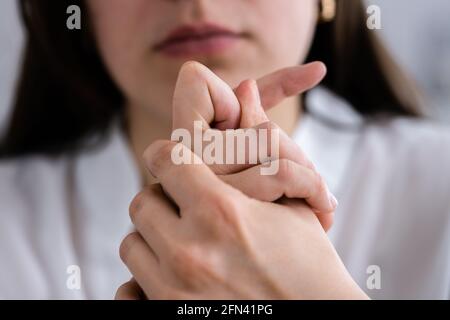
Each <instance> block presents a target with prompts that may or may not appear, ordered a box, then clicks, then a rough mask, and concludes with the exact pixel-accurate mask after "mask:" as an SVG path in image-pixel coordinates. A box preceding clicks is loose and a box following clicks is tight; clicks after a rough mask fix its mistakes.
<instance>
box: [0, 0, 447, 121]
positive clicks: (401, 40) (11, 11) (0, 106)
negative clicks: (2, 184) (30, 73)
mask: <svg viewBox="0 0 450 320" xmlns="http://www.w3.org/2000/svg"><path fill="white" fill-rule="evenodd" d="M124 1H127V0H124ZM367 2H369V3H372V4H377V5H379V6H380V7H381V9H382V25H383V30H382V31H381V33H382V34H383V35H385V36H386V41H387V43H388V45H389V47H390V48H391V49H392V50H393V52H394V53H395V55H396V56H397V57H398V60H399V61H400V62H401V63H402V64H403V65H404V66H406V67H407V68H408V69H409V70H410V72H411V73H412V74H413V75H414V76H415V77H416V78H417V80H418V81H419V83H420V84H421V85H422V86H423V87H425V88H426V89H427V92H428V93H429V95H430V96H431V97H432V103H433V105H434V106H436V107H437V108H438V110H439V112H440V115H442V117H441V118H445V119H447V120H448V121H450V1H448V0H367ZM16 5H17V3H16V0H0V128H2V122H3V123H4V121H5V117H6V115H7V113H8V106H9V104H10V102H11V93H12V90H13V87H14V80H15V76H16V72H17V64H18V62H19V60H20V47H21V44H22V41H23V37H22V33H21V27H20V24H19V22H18V19H17V8H16Z"/></svg>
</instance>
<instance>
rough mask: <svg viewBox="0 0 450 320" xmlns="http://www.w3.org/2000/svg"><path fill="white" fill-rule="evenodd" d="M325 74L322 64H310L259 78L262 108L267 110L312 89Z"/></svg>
mask: <svg viewBox="0 0 450 320" xmlns="http://www.w3.org/2000/svg"><path fill="white" fill-rule="evenodd" d="M326 73H327V70H326V67H325V65H324V64H323V63H322V62H312V63H309V64H306V65H302V66H295V67H290V68H286V69H282V70H279V71H276V72H274V73H271V74H269V75H267V76H265V77H263V78H261V79H260V80H258V81H257V82H258V88H259V92H260V96H261V104H262V106H263V108H264V109H265V110H268V109H270V108H272V107H274V106H276V105H278V104H279V103H280V102H282V101H283V100H284V99H286V98H288V97H292V96H295V95H299V94H301V93H303V92H305V91H308V90H310V89H312V88H314V87H315V86H316V85H318V84H319V83H320V82H321V81H322V80H323V78H324V77H325V75H326Z"/></svg>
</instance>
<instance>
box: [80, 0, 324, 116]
mask: <svg viewBox="0 0 450 320" xmlns="http://www.w3.org/2000/svg"><path fill="white" fill-rule="evenodd" d="M87 2H88V7H89V11H90V18H91V20H92V23H93V26H94V33H95V38H96V40H97V45H98V49H99V51H100V54H101V56H102V57H103V60H104V62H105V64H106V66H107V68H108V70H109V71H110V73H111V75H112V77H113V78H114V80H115V82H116V83H117V84H118V86H119V88H120V89H121V90H122V92H123V94H124V95H125V97H126V99H127V102H128V104H129V105H137V106H140V107H144V108H145V109H146V110H148V111H149V112H151V113H153V114H156V115H158V116H163V117H170V116H171V99H172V93H173V90H174V86H175V82H176V78H177V73H178V71H179V69H180V67H181V65H182V64H183V63H184V62H186V61H188V60H196V61H199V62H201V63H203V64H205V65H206V66H208V67H209V68H210V69H212V70H213V71H214V72H215V73H216V74H217V75H219V76H220V77H221V78H222V79H223V80H225V81H226V82H227V83H228V84H229V85H230V86H233V87H234V86H236V85H237V84H239V82H241V81H242V80H245V79H249V78H259V77H260V76H262V75H264V74H267V73H269V72H271V71H274V70H276V69H279V68H282V67H286V66H291V65H295V64H299V63H301V62H302V61H303V60H304V59H305V56H306V54H307V52H308V50H309V47H310V44H311V41H312V37H313V34H314V29H315V24H316V21H317V8H318V4H317V0H276V1H274V0H87Z"/></svg>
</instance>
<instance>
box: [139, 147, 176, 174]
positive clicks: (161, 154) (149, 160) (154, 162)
mask: <svg viewBox="0 0 450 320" xmlns="http://www.w3.org/2000/svg"><path fill="white" fill-rule="evenodd" d="M175 145H176V142H174V141H166V140H159V141H156V142H154V143H152V144H151V145H150V147H148V148H147V149H146V150H145V152H144V160H145V161H146V164H147V166H148V169H149V170H150V171H151V172H158V171H159V169H161V168H162V167H164V165H166V164H167V162H168V161H171V155H172V150H173V148H174V147H175Z"/></svg>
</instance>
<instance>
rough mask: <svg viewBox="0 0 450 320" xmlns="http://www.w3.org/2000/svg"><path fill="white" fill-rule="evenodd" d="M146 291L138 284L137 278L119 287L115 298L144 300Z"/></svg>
mask: <svg viewBox="0 0 450 320" xmlns="http://www.w3.org/2000/svg"><path fill="white" fill-rule="evenodd" d="M144 296H145V294H144V292H143V291H142V289H141V287H139V285H138V284H137V282H136V280H134V279H131V280H130V281H128V282H126V283H124V284H123V285H121V286H120V288H119V289H117V292H116V297H115V298H114V299H115V300H143V299H144Z"/></svg>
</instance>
